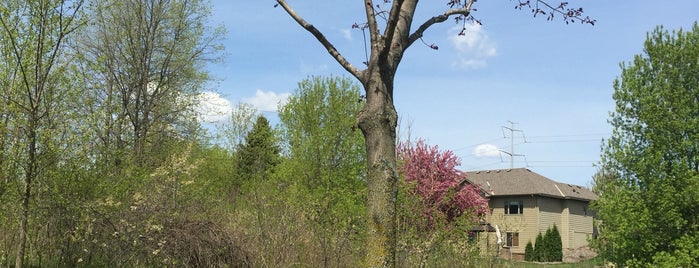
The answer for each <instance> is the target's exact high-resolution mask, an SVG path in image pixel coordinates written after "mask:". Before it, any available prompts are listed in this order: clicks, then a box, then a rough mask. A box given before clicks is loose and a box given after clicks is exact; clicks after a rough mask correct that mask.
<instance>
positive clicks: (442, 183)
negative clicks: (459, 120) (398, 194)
mask: <svg viewBox="0 0 699 268" xmlns="http://www.w3.org/2000/svg"><path fill="white" fill-rule="evenodd" d="M397 151H398V158H399V170H400V172H401V175H402V176H401V177H402V178H404V179H405V181H406V182H407V184H408V192H409V193H408V194H411V195H413V196H416V197H419V198H420V199H421V201H422V207H423V209H424V211H423V213H424V215H425V216H426V217H427V218H428V221H429V222H430V223H433V222H434V219H435V218H437V217H440V218H443V219H445V220H446V223H447V224H450V223H451V222H453V221H454V220H455V219H457V218H458V217H460V216H462V215H471V216H473V217H474V218H473V220H474V221H475V220H477V219H478V218H479V216H481V215H484V214H485V212H486V211H488V200H487V199H485V198H484V197H482V196H481V195H480V193H479V191H478V189H477V188H476V187H475V186H473V185H471V184H466V183H463V182H464V179H465V173H464V172H462V171H460V170H458V169H457V168H456V167H457V166H459V165H460V164H461V160H460V159H459V158H458V157H457V156H455V155H454V153H453V152H452V151H449V150H447V151H443V152H440V151H439V148H438V147H437V146H436V145H435V146H429V145H427V144H426V143H425V142H424V141H423V140H418V141H417V142H415V143H411V142H407V143H401V144H399V145H398V147H397ZM430 225H432V224H430Z"/></svg>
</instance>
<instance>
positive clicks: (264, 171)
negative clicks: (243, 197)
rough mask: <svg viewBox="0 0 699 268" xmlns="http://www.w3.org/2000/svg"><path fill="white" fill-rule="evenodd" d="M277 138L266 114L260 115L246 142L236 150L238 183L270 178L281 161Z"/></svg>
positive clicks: (246, 137)
mask: <svg viewBox="0 0 699 268" xmlns="http://www.w3.org/2000/svg"><path fill="white" fill-rule="evenodd" d="M279 153H280V149H279V146H278V145H277V139H276V137H275V135H274V133H273V131H272V128H271V127H270V126H269V121H267V118H265V117H264V116H261V115H260V116H258V117H257V120H256V121H255V124H254V125H253V127H252V130H251V131H250V132H248V134H247V135H246V136H245V143H244V144H243V145H242V146H241V147H240V150H238V151H237V152H236V156H237V157H236V170H237V174H238V183H239V186H240V185H244V184H246V183H249V182H252V181H254V180H268V179H269V178H270V176H271V174H272V173H273V172H274V167H275V166H276V165H277V164H279V161H280V158H279V157H280V156H279Z"/></svg>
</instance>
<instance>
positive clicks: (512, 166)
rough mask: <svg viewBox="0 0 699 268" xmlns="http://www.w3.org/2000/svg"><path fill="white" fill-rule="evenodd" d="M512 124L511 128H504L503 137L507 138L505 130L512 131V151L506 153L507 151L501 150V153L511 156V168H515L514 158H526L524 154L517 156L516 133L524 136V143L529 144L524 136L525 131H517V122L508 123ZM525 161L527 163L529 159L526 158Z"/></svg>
mask: <svg viewBox="0 0 699 268" xmlns="http://www.w3.org/2000/svg"><path fill="white" fill-rule="evenodd" d="M507 122H509V123H510V127H506V126H502V130H503V132H502V136H503V137H506V136H505V129H507V130H509V131H510V151H509V152H508V151H505V150H500V152H501V153H504V154H507V155H509V156H510V168H514V157H515V156H524V155H523V154H515V132H520V133H521V134H522V138H524V142H527V137H525V136H524V131H522V130H521V129H515V128H514V126H515V124H516V123H515V122H512V121H507ZM524 161H525V162H526V161H527V158H526V157H525V158H524Z"/></svg>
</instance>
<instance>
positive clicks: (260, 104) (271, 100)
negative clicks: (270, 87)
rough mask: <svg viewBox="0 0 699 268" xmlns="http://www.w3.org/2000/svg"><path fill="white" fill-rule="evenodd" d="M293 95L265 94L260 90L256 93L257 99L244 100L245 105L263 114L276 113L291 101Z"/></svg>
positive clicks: (270, 92)
mask: <svg viewBox="0 0 699 268" xmlns="http://www.w3.org/2000/svg"><path fill="white" fill-rule="evenodd" d="M289 96H291V94H289V93H280V94H277V93H276V92H272V91H269V92H265V91H263V90H260V89H258V90H257V92H255V97H251V98H243V103H247V104H250V105H252V106H253V107H255V109H257V110H258V111H262V112H276V111H277V110H279V108H280V107H282V106H284V105H285V104H286V102H287V100H288V99H289Z"/></svg>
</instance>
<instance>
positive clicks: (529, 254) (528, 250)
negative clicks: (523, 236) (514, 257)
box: [524, 241, 534, 261]
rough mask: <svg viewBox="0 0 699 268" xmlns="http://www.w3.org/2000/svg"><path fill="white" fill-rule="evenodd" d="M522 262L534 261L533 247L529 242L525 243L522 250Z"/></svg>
mask: <svg viewBox="0 0 699 268" xmlns="http://www.w3.org/2000/svg"><path fill="white" fill-rule="evenodd" d="M524 260H525V261H533V260H534V246H532V241H529V242H528V243H527V246H526V247H525V248H524Z"/></svg>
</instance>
